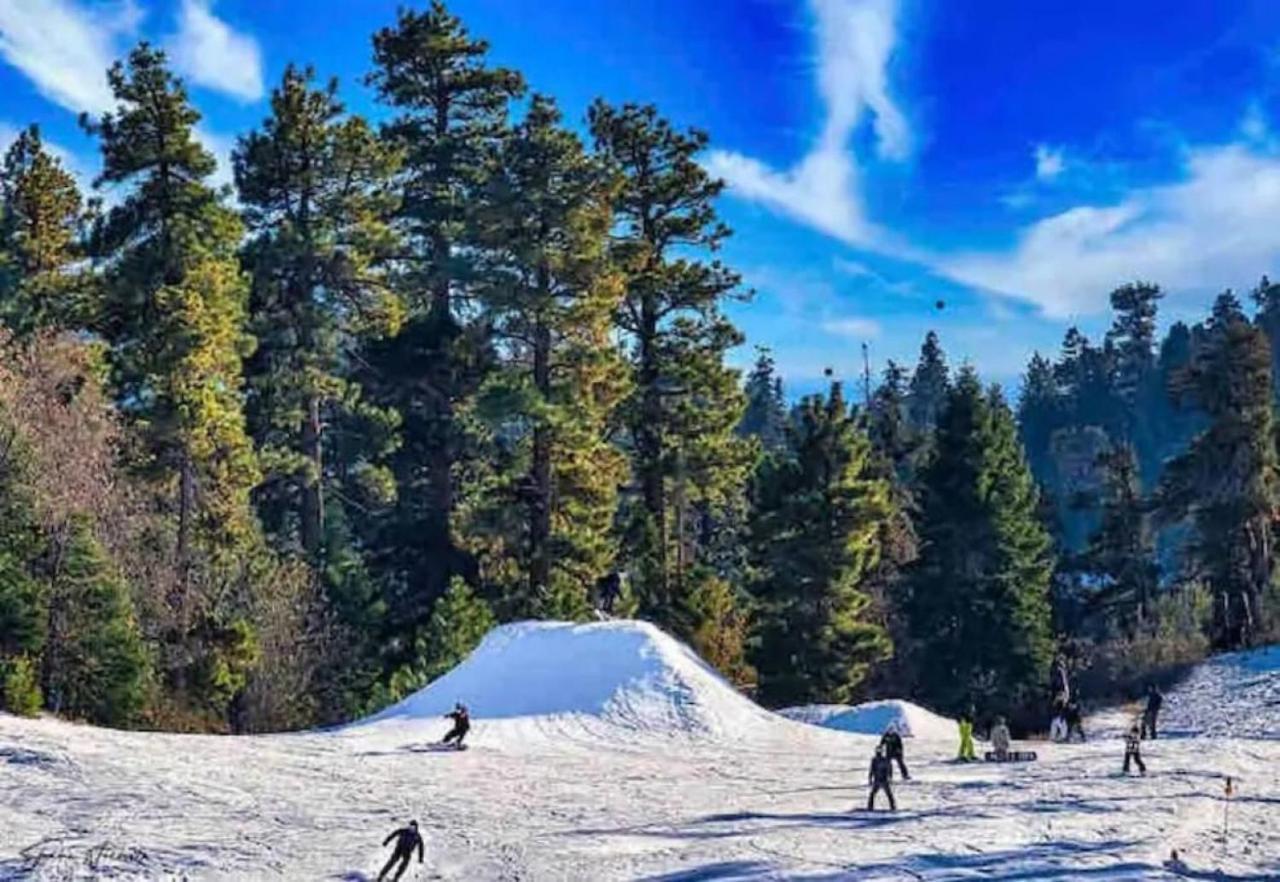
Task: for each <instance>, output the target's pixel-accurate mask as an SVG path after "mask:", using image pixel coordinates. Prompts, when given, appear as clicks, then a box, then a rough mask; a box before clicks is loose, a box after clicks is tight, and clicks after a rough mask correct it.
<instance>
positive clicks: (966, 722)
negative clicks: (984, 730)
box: [957, 707, 978, 763]
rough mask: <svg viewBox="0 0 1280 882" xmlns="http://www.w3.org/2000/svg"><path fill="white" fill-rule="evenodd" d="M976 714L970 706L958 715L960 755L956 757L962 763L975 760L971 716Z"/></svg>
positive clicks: (976, 757)
mask: <svg viewBox="0 0 1280 882" xmlns="http://www.w3.org/2000/svg"><path fill="white" fill-rule="evenodd" d="M975 716H977V714H975V713H974V710H973V708H972V707H970V708H969V709H968V710H967V711H965V712H964V713H962V714H961V715H960V720H959V725H960V755H959V756H958V757H957V759H959V760H960V762H962V763H972V762H976V761H977V759H978V756H977V754H975V753H974V751H973V718H974V717H975Z"/></svg>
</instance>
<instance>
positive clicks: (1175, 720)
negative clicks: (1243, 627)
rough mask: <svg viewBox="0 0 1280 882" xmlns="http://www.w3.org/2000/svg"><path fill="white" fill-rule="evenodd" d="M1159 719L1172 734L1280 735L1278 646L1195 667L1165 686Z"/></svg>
mask: <svg viewBox="0 0 1280 882" xmlns="http://www.w3.org/2000/svg"><path fill="white" fill-rule="evenodd" d="M1160 718H1161V721H1162V724H1161V728H1162V729H1165V730H1167V731H1168V733H1169V734H1174V735H1217V736H1230V737H1234V738H1270V739H1280V645H1278V646H1268V647H1265V648H1262V649H1252V650H1247V651H1245V652H1233V653H1230V654H1229V655H1220V656H1217V657H1215V658H1211V659H1209V660H1208V661H1206V662H1204V663H1203V664H1200V665H1197V666H1196V667H1195V668H1194V669H1192V671H1191V673H1190V674H1188V675H1187V677H1186V679H1185V680H1183V681H1182V682H1181V683H1179V684H1178V685H1177V686H1175V687H1173V688H1172V689H1170V690H1169V693H1168V695H1166V697H1165V703H1164V708H1163V710H1162V712H1161V715H1160Z"/></svg>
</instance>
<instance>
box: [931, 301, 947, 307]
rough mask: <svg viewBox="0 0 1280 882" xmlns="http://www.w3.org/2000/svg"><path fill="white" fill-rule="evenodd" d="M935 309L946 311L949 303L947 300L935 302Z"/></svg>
mask: <svg viewBox="0 0 1280 882" xmlns="http://www.w3.org/2000/svg"><path fill="white" fill-rule="evenodd" d="M933 308H934V309H946V308H947V301H945V300H935V301H934V302H933Z"/></svg>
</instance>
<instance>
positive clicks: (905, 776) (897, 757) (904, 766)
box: [889, 753, 911, 781]
mask: <svg viewBox="0 0 1280 882" xmlns="http://www.w3.org/2000/svg"><path fill="white" fill-rule="evenodd" d="M889 759H891V760H896V761H897V763H898V770H899V771H900V772H902V780H903V781H906V780H908V779H910V777H911V776H910V775H909V774H907V764H906V763H905V762H903V761H902V754H900V753H895V754H894V755H893V756H891V757H889Z"/></svg>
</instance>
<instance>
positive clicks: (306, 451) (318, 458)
mask: <svg viewBox="0 0 1280 882" xmlns="http://www.w3.org/2000/svg"><path fill="white" fill-rule="evenodd" d="M321 430H322V426H321V422H320V396H319V395H316V394H314V393H313V394H312V395H311V396H310V397H309V399H308V401H307V412H306V415H305V416H303V419H302V453H303V455H304V456H306V458H307V459H308V461H309V462H310V463H311V468H310V469H309V471H308V473H307V474H306V475H305V476H304V477H303V482H302V488H301V489H302V547H303V549H304V550H305V551H306V553H307V557H308V558H310V559H311V560H313V561H315V560H318V559H319V556H320V548H321V545H322V544H323V542H324V448H323V445H322V444H321Z"/></svg>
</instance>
